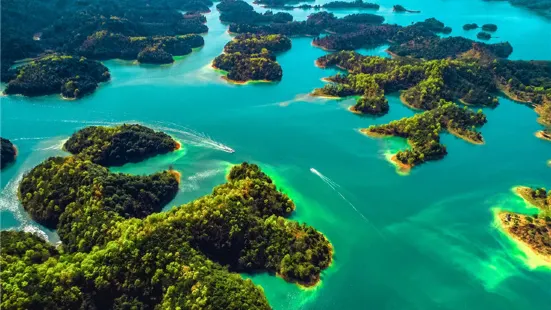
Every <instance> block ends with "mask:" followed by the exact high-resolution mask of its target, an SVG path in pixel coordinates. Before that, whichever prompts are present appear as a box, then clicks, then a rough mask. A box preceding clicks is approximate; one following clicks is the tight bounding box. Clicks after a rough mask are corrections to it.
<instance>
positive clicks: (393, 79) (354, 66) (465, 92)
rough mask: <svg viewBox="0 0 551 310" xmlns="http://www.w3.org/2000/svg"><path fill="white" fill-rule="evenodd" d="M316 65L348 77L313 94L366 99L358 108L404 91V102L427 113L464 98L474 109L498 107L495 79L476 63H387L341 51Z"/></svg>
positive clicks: (335, 79) (380, 101)
mask: <svg viewBox="0 0 551 310" xmlns="http://www.w3.org/2000/svg"><path fill="white" fill-rule="evenodd" d="M317 63H318V65H320V66H322V67H332V66H338V67H340V68H343V69H345V70H347V71H348V72H349V73H348V74H347V75H340V74H339V75H336V76H333V77H330V78H329V80H330V81H331V82H333V83H331V84H327V85H326V86H325V87H323V88H321V89H316V90H315V91H314V94H320V95H331V96H340V97H342V96H350V95H363V96H364V99H360V100H359V101H358V103H357V104H356V107H360V106H361V105H362V104H365V103H366V102H367V103H369V102H375V103H377V104H376V106H377V105H380V106H384V100H383V99H382V98H381V96H382V95H384V94H385V93H391V92H396V91H399V90H404V92H403V93H402V99H403V100H404V101H405V102H406V103H407V104H408V105H411V106H413V107H415V108H419V109H423V110H430V109H433V108H435V107H437V106H438V105H439V102H440V100H441V99H444V100H448V101H451V100H458V99H463V100H464V101H465V102H468V103H470V104H477V105H487V106H495V105H496V104H497V100H495V95H493V94H490V93H489V91H492V90H494V91H495V89H496V86H495V84H494V81H493V77H492V76H491V73H490V72H488V70H487V69H486V68H484V67H482V66H481V65H480V64H478V63H477V62H465V61H462V60H432V61H419V60H412V59H387V58H380V57H370V56H362V55H360V54H357V53H355V52H347V51H342V52H338V53H334V54H330V55H327V56H323V57H321V58H319V59H318V60H317ZM335 84H337V85H338V86H335ZM473 91H476V93H473ZM475 94H476V96H475ZM366 100H367V101H366ZM357 111H359V112H361V111H362V109H359V108H358V109H357ZM367 112H368V113H369V110H368V111H367Z"/></svg>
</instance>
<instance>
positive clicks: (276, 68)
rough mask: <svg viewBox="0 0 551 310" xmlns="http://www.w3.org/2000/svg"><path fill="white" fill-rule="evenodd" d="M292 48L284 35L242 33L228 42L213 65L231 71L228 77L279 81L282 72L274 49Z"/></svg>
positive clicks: (236, 79)
mask: <svg viewBox="0 0 551 310" xmlns="http://www.w3.org/2000/svg"><path fill="white" fill-rule="evenodd" d="M290 48H291V40H289V38H287V37H285V36H283V35H279V34H269V35H257V34H243V35H239V36H237V37H235V38H234V39H233V40H232V41H231V42H229V43H228V44H226V46H225V47H224V51H225V53H224V54H222V55H220V56H218V57H216V58H215V59H214V61H213V66H214V67H215V68H218V69H222V70H225V71H228V75H227V78H228V79H230V80H233V81H249V80H267V81H279V80H281V77H282V75H283V72H282V70H281V66H280V65H279V64H278V63H277V62H276V61H275V56H274V53H276V52H282V51H286V50H289V49H290Z"/></svg>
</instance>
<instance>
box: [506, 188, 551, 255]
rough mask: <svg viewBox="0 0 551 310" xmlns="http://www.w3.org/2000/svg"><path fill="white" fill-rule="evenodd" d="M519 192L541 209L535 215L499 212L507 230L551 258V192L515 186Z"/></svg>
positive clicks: (537, 251)
mask: <svg viewBox="0 0 551 310" xmlns="http://www.w3.org/2000/svg"><path fill="white" fill-rule="evenodd" d="M515 191H516V193H517V194H519V195H520V196H521V197H523V198H524V199H525V200H526V201H528V202H529V203H530V204H532V205H534V206H535V207H537V208H538V209H539V212H538V213H536V214H533V215H525V214H520V213H515V212H508V211H503V212H500V213H498V214H497V216H498V218H499V221H500V224H501V225H502V227H503V228H504V230H505V232H506V233H507V234H509V235H511V236H512V237H513V238H514V239H516V240H518V241H521V242H522V243H525V244H527V245H528V247H529V248H530V249H532V251H534V252H535V253H536V254H537V255H540V256H543V257H544V258H545V259H546V260H547V261H549V259H550V258H551V192H547V191H546V189H545V188H535V189H532V188H529V187H524V186H520V187H517V188H515Z"/></svg>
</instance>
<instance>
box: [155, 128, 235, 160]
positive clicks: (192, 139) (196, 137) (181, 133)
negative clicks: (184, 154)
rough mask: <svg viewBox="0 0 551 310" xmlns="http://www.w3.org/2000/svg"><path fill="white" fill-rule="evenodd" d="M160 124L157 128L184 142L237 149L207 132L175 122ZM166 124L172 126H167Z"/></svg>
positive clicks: (225, 149) (224, 148) (227, 151)
mask: <svg viewBox="0 0 551 310" xmlns="http://www.w3.org/2000/svg"><path fill="white" fill-rule="evenodd" d="M158 124H161V125H160V126H156V127H155V129H158V130H162V131H164V132H166V133H169V134H171V135H173V136H174V137H175V138H176V139H177V140H180V141H182V142H184V143H187V144H191V145H195V146H200V147H206V148H210V149H214V150H218V151H222V152H226V153H234V152H235V150H234V149H232V148H231V147H229V146H227V145H225V144H223V143H221V142H218V141H216V140H214V139H212V138H211V137H210V136H208V135H207V134H205V133H202V132H198V131H195V130H193V129H190V128H186V127H182V126H179V125H177V124H174V123H161V122H158ZM166 125H168V126H170V127H166Z"/></svg>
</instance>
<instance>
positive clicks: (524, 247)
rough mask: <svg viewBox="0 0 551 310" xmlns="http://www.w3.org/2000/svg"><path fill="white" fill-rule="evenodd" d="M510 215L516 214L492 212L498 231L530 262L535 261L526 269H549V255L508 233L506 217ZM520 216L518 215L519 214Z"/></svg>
mask: <svg viewBox="0 0 551 310" xmlns="http://www.w3.org/2000/svg"><path fill="white" fill-rule="evenodd" d="M511 214H516V213H513V212H508V211H497V212H494V217H495V222H496V224H497V225H496V226H497V228H498V230H499V231H500V232H502V233H503V235H504V236H506V237H507V238H508V239H509V240H510V241H511V242H512V243H514V244H515V245H516V246H517V248H518V249H519V250H520V251H521V252H522V253H523V254H524V255H525V256H526V258H527V259H528V260H530V261H535V262H536V264H533V265H531V264H528V263H526V262H525V263H526V264H527V265H528V267H530V268H531V269H535V268H537V267H545V268H548V269H551V255H546V254H543V253H541V252H539V251H538V250H537V249H536V248H534V246H532V245H531V244H529V243H527V242H525V241H524V240H522V239H520V238H519V237H517V236H516V235H515V234H513V233H511V232H510V229H509V228H510V227H512V225H511V224H509V220H508V216H510V215H511ZM519 215H520V214H519Z"/></svg>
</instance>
